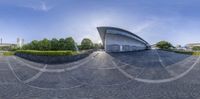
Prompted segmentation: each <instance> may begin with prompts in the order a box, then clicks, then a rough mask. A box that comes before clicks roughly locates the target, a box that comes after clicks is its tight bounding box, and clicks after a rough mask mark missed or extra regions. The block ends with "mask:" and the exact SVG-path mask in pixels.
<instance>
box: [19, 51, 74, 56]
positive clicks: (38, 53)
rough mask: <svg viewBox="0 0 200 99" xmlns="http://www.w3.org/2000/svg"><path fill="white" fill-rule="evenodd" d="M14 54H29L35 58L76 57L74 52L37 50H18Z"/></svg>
mask: <svg viewBox="0 0 200 99" xmlns="http://www.w3.org/2000/svg"><path fill="white" fill-rule="evenodd" d="M16 53H23V54H31V55H36V56H71V55H77V54H78V52H75V51H37V50H18V51H16Z"/></svg>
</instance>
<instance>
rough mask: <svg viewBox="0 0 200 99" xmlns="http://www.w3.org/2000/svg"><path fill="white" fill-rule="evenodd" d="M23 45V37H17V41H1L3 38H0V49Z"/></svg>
mask: <svg viewBox="0 0 200 99" xmlns="http://www.w3.org/2000/svg"><path fill="white" fill-rule="evenodd" d="M23 45H24V39H20V38H17V43H16V44H13V43H3V39H2V38H0V50H9V49H11V48H16V47H22V46H23Z"/></svg>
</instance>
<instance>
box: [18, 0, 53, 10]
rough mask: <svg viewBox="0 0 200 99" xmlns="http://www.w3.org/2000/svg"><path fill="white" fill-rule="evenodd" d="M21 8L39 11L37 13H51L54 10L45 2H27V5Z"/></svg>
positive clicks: (22, 5)
mask: <svg viewBox="0 0 200 99" xmlns="http://www.w3.org/2000/svg"><path fill="white" fill-rule="evenodd" d="M19 6H21V7H25V8H30V9H33V10H37V11H44V12H46V11H49V10H51V9H52V8H53V7H52V6H50V5H47V3H46V2H44V1H39V2H26V3H22V4H20V5H19Z"/></svg>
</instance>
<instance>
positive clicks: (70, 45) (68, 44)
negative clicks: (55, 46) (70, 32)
mask: <svg viewBox="0 0 200 99" xmlns="http://www.w3.org/2000/svg"><path fill="white" fill-rule="evenodd" d="M64 47H65V50H73V51H75V50H76V43H75V41H74V39H73V38H72V37H68V38H66V39H65V46H64Z"/></svg>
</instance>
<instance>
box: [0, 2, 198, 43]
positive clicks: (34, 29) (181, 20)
mask: <svg viewBox="0 0 200 99" xmlns="http://www.w3.org/2000/svg"><path fill="white" fill-rule="evenodd" d="M199 4H200V1H199V0H0V37H2V38H3V39H4V42H12V43H15V42H16V38H17V37H21V38H24V39H25V41H26V42H30V41H31V40H34V39H37V40H40V39H43V38H48V39H51V38H61V37H69V36H72V37H73V38H74V39H75V40H76V41H77V42H78V43H80V42H81V40H82V39H83V38H85V37H87V38H91V39H92V40H93V41H94V42H97V43H98V42H100V41H101V40H100V37H99V34H98V32H97V30H96V27H97V26H114V27H120V28H123V29H127V30H129V31H131V32H133V33H135V34H137V35H139V36H141V37H142V38H144V39H145V40H146V41H148V42H149V43H150V44H154V43H156V42H158V41H160V40H167V41H170V42H171V43H173V44H174V45H177V44H181V45H184V44H187V43H197V42H200V36H199V34H200V33H199V31H200V13H199V11H200V6H199Z"/></svg>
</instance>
